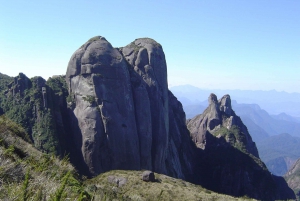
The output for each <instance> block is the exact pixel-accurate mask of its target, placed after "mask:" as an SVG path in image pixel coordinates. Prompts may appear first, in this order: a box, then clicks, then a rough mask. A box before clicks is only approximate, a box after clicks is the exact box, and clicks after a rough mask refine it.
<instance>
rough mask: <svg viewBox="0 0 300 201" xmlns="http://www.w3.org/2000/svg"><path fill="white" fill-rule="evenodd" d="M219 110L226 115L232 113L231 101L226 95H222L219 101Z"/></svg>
mask: <svg viewBox="0 0 300 201" xmlns="http://www.w3.org/2000/svg"><path fill="white" fill-rule="evenodd" d="M219 105H220V110H221V111H223V112H225V113H226V114H227V115H229V116H230V115H231V113H232V107H231V99H230V96H229V95H228V94H226V95H224V96H223V97H222V98H221V99H220V100H219Z"/></svg>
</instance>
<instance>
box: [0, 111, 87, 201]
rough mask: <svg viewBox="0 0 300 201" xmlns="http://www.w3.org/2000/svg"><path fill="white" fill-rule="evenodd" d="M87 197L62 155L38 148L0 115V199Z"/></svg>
mask: <svg viewBox="0 0 300 201" xmlns="http://www.w3.org/2000/svg"><path fill="white" fill-rule="evenodd" d="M66 198H69V199H71V200H85V199H84V198H89V196H88V194H87V193H86V192H85V191H84V190H83V186H82V184H81V182H80V180H79V178H78V176H77V174H76V171H75V169H74V168H73V166H72V165H71V164H70V163H69V162H68V160H67V159H66V158H65V159H63V160H59V159H58V158H56V157H55V156H51V155H48V154H44V153H42V152H40V151H38V150H37V149H36V148H34V147H33V146H32V144H31V143H30V139H29V138H28V136H27V134H26V132H25V130H24V129H23V128H22V127H20V126H19V125H17V124H16V123H14V122H12V121H11V120H9V119H7V118H6V117H4V116H0V200H65V199H66Z"/></svg>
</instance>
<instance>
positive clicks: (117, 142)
mask: <svg viewBox="0 0 300 201" xmlns="http://www.w3.org/2000/svg"><path fill="white" fill-rule="evenodd" d="M66 81H67V84H68V87H69V94H70V96H71V97H72V98H71V99H72V101H70V102H69V105H70V108H71V110H72V111H71V112H72V113H73V115H74V117H73V124H72V125H73V127H72V129H73V133H74V134H75V136H74V139H75V144H76V145H75V148H76V149H77V150H78V151H80V152H81V153H82V156H83V157H82V161H78V162H83V164H86V167H82V169H84V168H86V169H85V171H86V172H87V173H89V174H91V175H97V174H99V173H101V172H104V171H107V170H111V169H141V168H142V169H150V170H153V171H156V172H160V173H164V174H172V175H174V176H177V177H181V178H183V177H184V174H183V171H186V170H187V171H188V169H189V170H191V167H185V166H186V165H181V164H183V163H181V160H183V158H180V157H178V154H177V153H174V152H175V151H177V150H176V149H175V148H174V147H175V143H174V140H173V139H172V138H170V131H169V128H170V118H171V120H172V126H176V125H173V124H176V120H175V119H174V117H173V116H172V117H170V112H169V108H170V105H169V99H170V98H171V99H172V98H173V96H171V95H169V94H170V92H168V85H167V68H166V61H165V56H164V53H163V50H162V47H161V45H160V44H158V43H157V42H155V41H154V40H152V39H148V38H144V39H137V40H135V41H134V42H132V43H131V44H129V45H127V46H126V47H124V48H119V49H116V48H113V47H112V45H111V44H110V43H109V42H108V41H107V40H106V39H105V38H103V37H94V38H92V39H90V40H89V41H88V42H87V43H85V44H84V45H83V46H82V47H81V48H79V49H78V50H77V51H76V52H75V53H74V54H73V56H72V58H71V59H70V62H69V65H68V69H67V76H66ZM172 101H173V102H175V104H176V101H177V99H176V100H173V99H172ZM177 104H178V103H177ZM171 107H172V105H171ZM179 110H181V111H182V107H181V108H179ZM182 113H183V111H182ZM171 114H172V113H171ZM182 120H185V116H184V117H182ZM174 132H179V130H176V131H174ZM176 134H177V135H179V139H178V140H181V133H176ZM184 135H185V136H183V138H184V139H188V138H189V136H188V132H185V133H184ZM179 143H180V142H179ZM170 153H171V154H173V155H174V157H168V156H169V155H170ZM187 158H188V157H187ZM168 164H172V168H170V169H169V168H168V169H167V166H168ZM173 164H175V165H174V166H173ZM183 166H184V167H183ZM188 166H189V165H188ZM183 169H184V170H183Z"/></svg>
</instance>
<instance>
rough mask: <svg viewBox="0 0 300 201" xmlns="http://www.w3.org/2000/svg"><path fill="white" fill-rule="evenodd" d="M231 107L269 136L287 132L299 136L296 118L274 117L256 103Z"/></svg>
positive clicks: (299, 127) (299, 130)
mask: <svg viewBox="0 0 300 201" xmlns="http://www.w3.org/2000/svg"><path fill="white" fill-rule="evenodd" d="M233 108H234V110H235V112H236V113H237V115H239V116H240V117H241V118H242V119H243V121H244V119H246V118H249V119H251V120H252V121H253V122H254V123H255V124H256V125H257V126H259V127H260V128H262V129H263V130H265V131H266V132H267V133H268V134H269V135H270V136H272V135H278V134H281V133H289V134H291V135H293V136H298V137H299V136H300V123H299V122H296V120H293V121H291V120H284V119H280V118H279V117H278V116H277V117H278V118H274V117H273V116H271V115H270V114H269V113H268V112H267V111H265V110H263V109H261V108H260V107H259V105H257V104H234V105H233ZM290 118H292V117H290ZM286 119H287V118H286ZM246 125H247V123H246ZM247 126H248V125H247ZM250 127H251V126H250V125H249V128H248V129H250ZM250 134H251V135H254V133H253V134H252V133H251V132H250Z"/></svg>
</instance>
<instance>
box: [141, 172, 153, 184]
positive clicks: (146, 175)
mask: <svg viewBox="0 0 300 201" xmlns="http://www.w3.org/2000/svg"><path fill="white" fill-rule="evenodd" d="M142 180H143V181H146V182H155V175H154V172H152V171H144V172H143V176H142Z"/></svg>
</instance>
